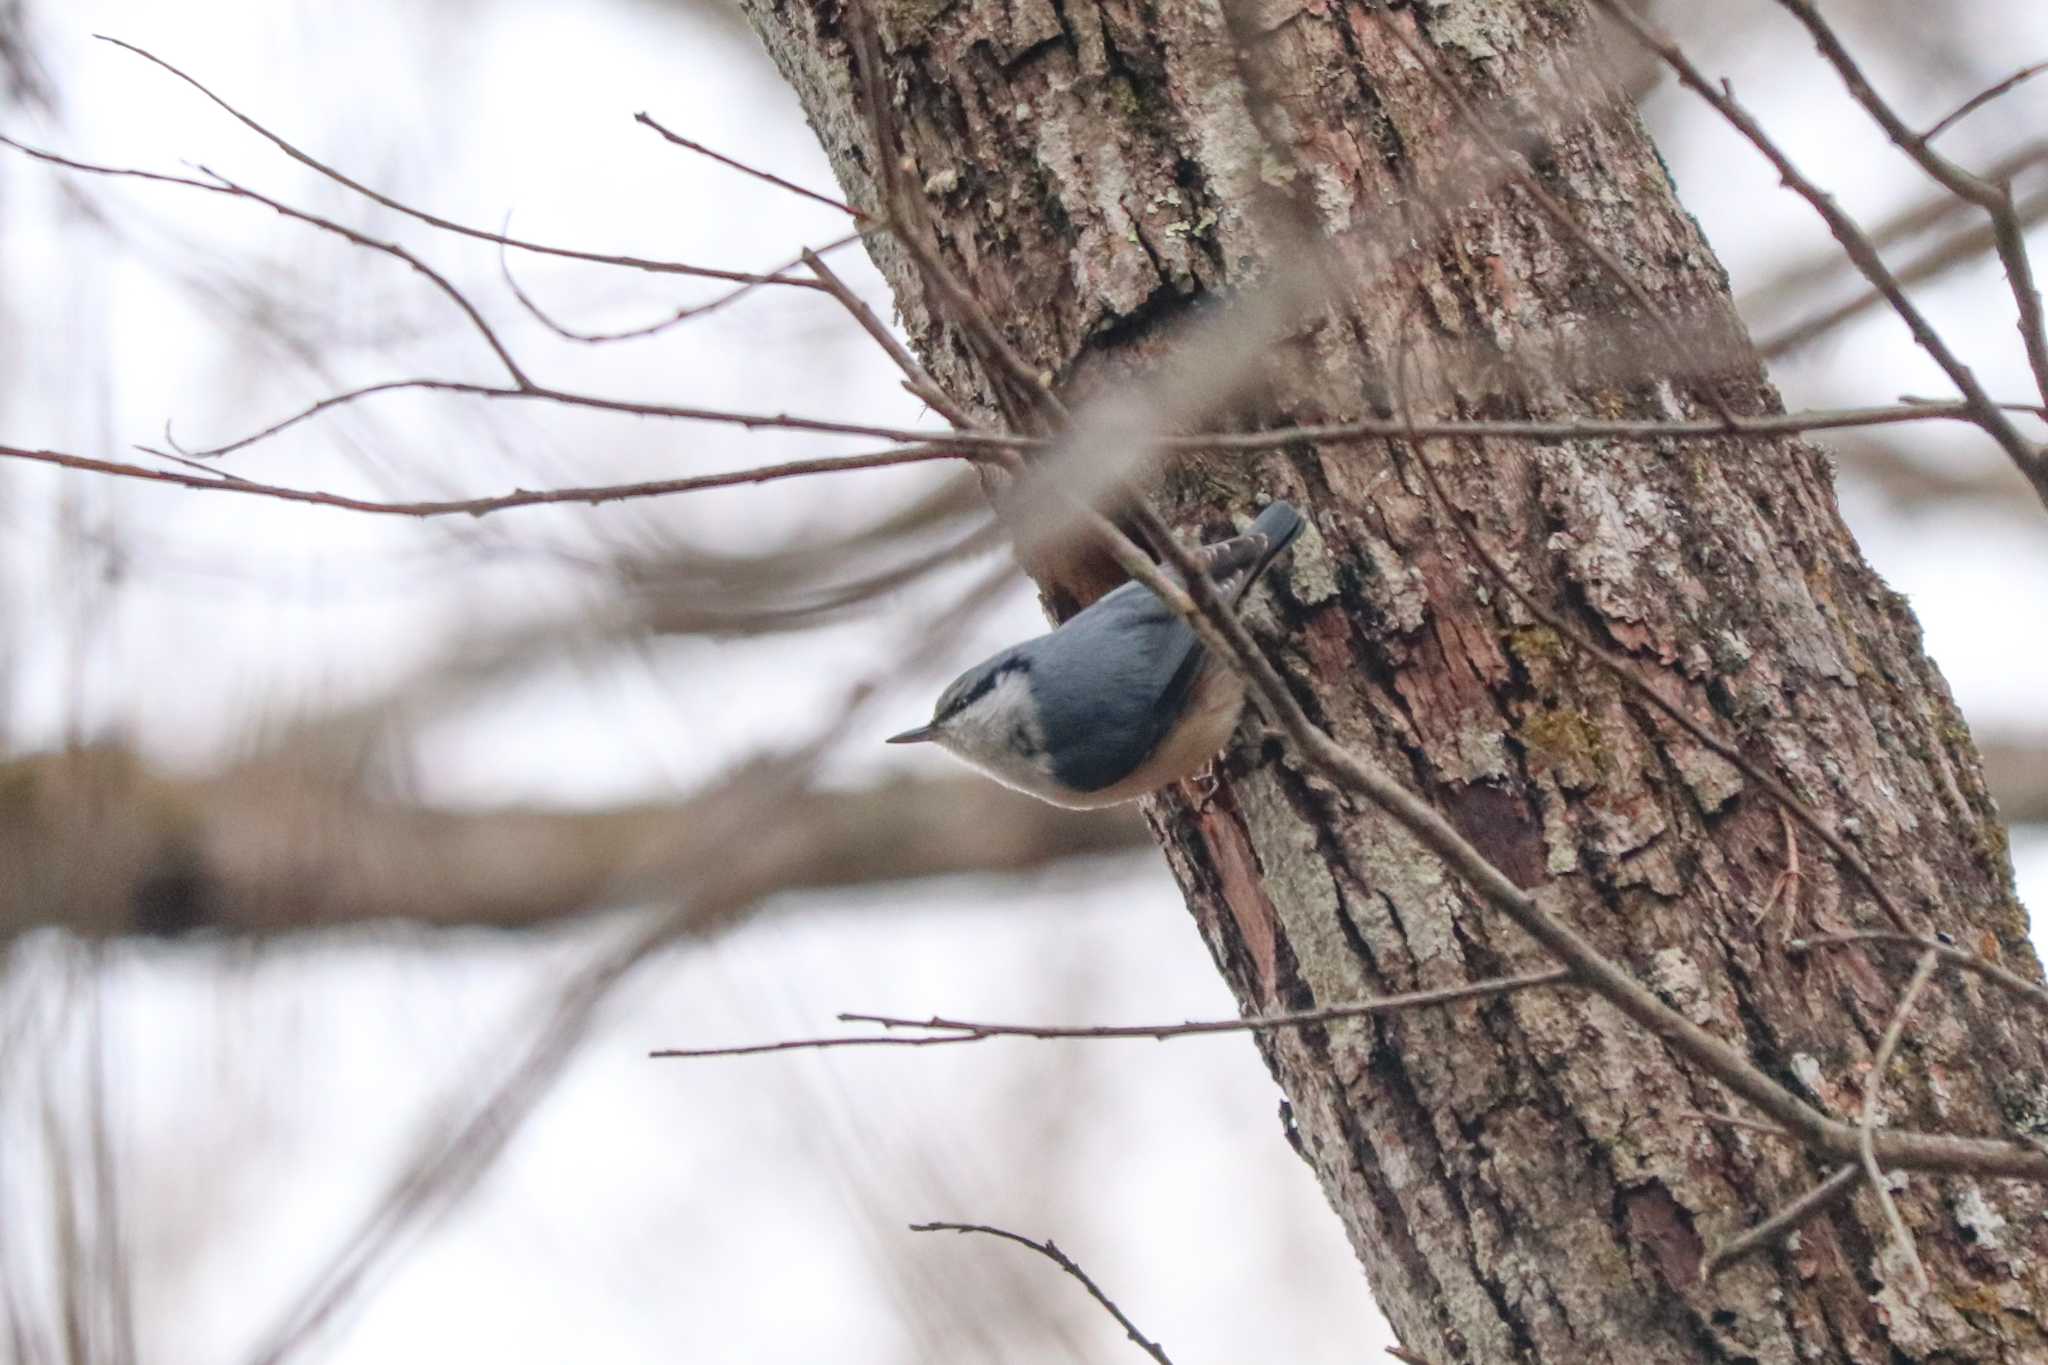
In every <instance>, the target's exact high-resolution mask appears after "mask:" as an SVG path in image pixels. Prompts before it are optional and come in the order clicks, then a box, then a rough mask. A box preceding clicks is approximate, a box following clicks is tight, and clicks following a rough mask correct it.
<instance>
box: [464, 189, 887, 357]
mask: <svg viewBox="0 0 2048 1365" xmlns="http://www.w3.org/2000/svg"><path fill="white" fill-rule="evenodd" d="M509 225H510V223H509V219H508V221H507V226H509ZM860 237H861V235H860V234H859V233H857V232H850V233H848V234H847V235H846V236H844V237H840V238H836V239H834V240H833V241H830V242H827V243H826V244H825V245H823V246H821V247H819V248H817V251H816V253H815V254H817V255H824V254H825V253H827V252H831V251H836V250H838V249H839V248H840V247H843V246H850V245H852V244H853V243H854V242H857V241H859V240H860ZM806 254H812V253H810V252H809V250H808V249H806ZM802 263H803V259H802V257H796V258H793V259H791V260H790V261H788V262H787V263H785V264H783V265H779V266H777V267H775V270H774V271H773V272H772V273H771V274H769V275H767V276H764V277H763V278H761V279H758V280H749V281H748V282H746V283H745V284H736V285H734V286H733V287H732V288H730V289H728V290H726V291H725V292H724V293H722V294H718V295H715V296H713V297H711V298H708V299H706V300H704V302H702V303H692V304H685V305H684V306H682V307H680V308H677V309H676V310H675V311H674V312H672V313H670V314H669V315H668V316H667V317H665V318H663V319H662V320H661V321H659V322H650V323H644V324H642V325H641V326H638V327H627V328H623V329H621V330H619V331H615V332H579V331H577V330H576V329H575V328H573V327H568V326H565V325H563V324H562V323H559V322H557V321H555V319H554V318H553V317H551V316H550V315H549V314H548V313H547V312H546V311H544V310H543V309H542V308H541V306H540V304H539V303H537V302H535V301H534V299H533V297H532V296H531V295H529V294H528V293H527V292H526V291H525V290H524V289H523V288H521V287H520V284H519V281H518V280H517V279H516V278H514V277H513V274H512V262H511V260H510V258H509V257H508V256H507V255H506V248H505V245H504V244H503V243H502V242H501V243H499V245H498V273H499V274H500V275H502V276H503V277H504V280H505V287H506V288H507V289H510V290H511V291H512V297H513V298H514V299H516V300H518V302H519V306H520V307H522V308H524V309H525V310H526V311H527V314H528V315H529V316H531V317H532V318H533V320H534V321H535V322H538V323H539V324H540V325H541V326H543V327H545V328H547V329H548V330H549V331H550V332H553V333H554V334H555V335H556V336H558V337H561V338H562V339H563V340H564V341H575V342H581V343H583V344H584V345H587V346H602V345H606V344H609V343H611V342H615V341H641V340H644V339H646V338H647V337H651V336H657V335H659V334H660V333H662V332H665V331H667V330H668V329H669V328H671V327H674V326H676V325H677V324H679V323H684V322H688V321H690V320H691V319H692V318H700V317H703V316H704V315H705V314H707V313H716V312H718V311H719V310H720V309H722V308H725V307H726V306H728V305H729V304H734V303H738V302H739V301H740V300H741V299H743V298H746V297H747V296H748V295H750V294H753V293H755V292H756V291H758V290H759V289H761V288H762V287H763V286H764V285H769V284H792V283H796V281H795V280H794V279H792V278H791V277H790V276H789V273H788V272H789V271H791V270H794V269H795V268H796V267H797V266H799V265H801V264H802Z"/></svg>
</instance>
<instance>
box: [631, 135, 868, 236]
mask: <svg viewBox="0 0 2048 1365" xmlns="http://www.w3.org/2000/svg"><path fill="white" fill-rule="evenodd" d="M633 122H635V123H638V124H641V125H643V126H645V127H648V128H652V129H653V130H654V131H655V132H657V133H660V134H661V135H662V136H663V137H665V138H667V139H668V140H669V141H670V142H673V143H674V144H675V145H676V146H678V147H682V148H686V149H687V150H689V151H693V152H695V153H696V154H697V155H699V156H702V157H709V158H710V159H711V160H713V161H716V162H717V163H718V164H719V165H721V166H730V167H731V168H732V169H733V170H736V171H738V172H739V173H740V174H742V175H751V176H753V177H754V179H756V180H762V181H766V182H767V183H768V184H770V185H773V186H775V187H776V188H777V189H781V190H788V191H789V192H790V193H791V194H794V195H797V196H799V197H801V198H804V199H809V200H811V201H812V202H814V203H819V204H823V205H824V206H825V207H826V208H830V209H838V210H839V211H840V212H841V213H843V214H845V215H846V216H847V217H849V218H853V219H856V220H864V219H866V218H867V217H868V215H867V214H865V213H862V212H861V211H860V210H859V209H857V208H854V207H852V206H851V205H849V204H846V203H844V202H843V201H841V200H838V199H834V198H833V197H832V196H831V195H829V194H819V193H818V192H817V191H816V190H807V189H805V188H804V187H803V186H802V185H798V184H795V183H793V182H791V181H788V180H784V179H783V178H782V177H781V176H779V175H776V174H774V173H773V172H770V171H764V170H762V169H761V168H759V167H758V166H749V165H748V164H747V163H746V162H744V161H737V160H734V159H733V158H732V157H729V156H727V155H725V154H724V153H723V152H714V151H712V150H711V149H710V148H709V147H706V146H705V145H704V144H703V143H701V142H692V141H691V140H690V139H689V138H686V137H684V136H683V135H682V134H681V133H677V132H671V131H670V130H669V129H667V128H664V127H663V126H662V125H661V124H660V123H658V122H656V121H655V119H654V116H653V115H652V114H649V113H647V112H646V111H645V110H642V111H641V112H639V113H637V114H635V115H633Z"/></svg>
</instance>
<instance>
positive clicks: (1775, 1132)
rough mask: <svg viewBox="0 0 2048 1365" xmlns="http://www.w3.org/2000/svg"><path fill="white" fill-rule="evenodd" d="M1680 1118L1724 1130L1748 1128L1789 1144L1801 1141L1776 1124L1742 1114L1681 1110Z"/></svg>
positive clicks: (1679, 1112)
mask: <svg viewBox="0 0 2048 1365" xmlns="http://www.w3.org/2000/svg"><path fill="white" fill-rule="evenodd" d="M1678 1117H1680V1118H1682V1119H1691V1120H1693V1121H1694V1122H1695V1123H1712V1124H1718V1125H1720V1126H1721V1127H1723V1128H1746V1129H1748V1130H1749V1131H1750V1132H1752V1133H1762V1134H1763V1135H1764V1136H1765V1137H1774V1138H1782V1139H1784V1140H1785V1141H1787V1142H1797V1141H1799V1139H1798V1137H1797V1136H1795V1135H1794V1134H1791V1133H1788V1132H1786V1131H1785V1130H1784V1129H1783V1128H1780V1127H1779V1126H1778V1125H1777V1124H1775V1123H1764V1122H1762V1121H1760V1120H1758V1119H1752V1118H1744V1117H1743V1116H1742V1115H1740V1114H1718V1113H1711V1112H1709V1111H1707V1110H1704V1109H1681V1110H1679V1111H1678Z"/></svg>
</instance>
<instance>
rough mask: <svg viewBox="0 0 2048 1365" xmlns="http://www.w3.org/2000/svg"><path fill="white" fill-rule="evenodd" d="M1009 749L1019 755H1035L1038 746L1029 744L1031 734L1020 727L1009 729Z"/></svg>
mask: <svg viewBox="0 0 2048 1365" xmlns="http://www.w3.org/2000/svg"><path fill="white" fill-rule="evenodd" d="M1010 747H1011V748H1012V749H1014V750H1016V751H1017V752H1018V753H1020V754H1029V753H1035V752H1037V749H1038V746H1037V745H1036V744H1033V743H1032V742H1031V733H1030V732H1029V731H1028V730H1026V729H1025V728H1024V727H1023V726H1021V725H1018V726H1013V727H1012V728H1011V730H1010Z"/></svg>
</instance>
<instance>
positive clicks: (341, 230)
mask: <svg viewBox="0 0 2048 1365" xmlns="http://www.w3.org/2000/svg"><path fill="white" fill-rule="evenodd" d="M0 146H6V147H12V148H13V149H14V150H15V151H17V152H20V153H22V154H23V155H25V156H30V157H33V158H35V159H36V160H37V161H41V162H44V163H45V164H47V165H51V166H58V167H62V168H63V169H65V170H68V171H78V172H80V173H82V174H86V175H103V176H115V177H121V178H126V179H134V180H148V181H153V182H155V183H157V184H164V185H182V186H184V187H185V188H187V189H194V190H204V191H206V192H207V193H209V194H219V195H225V196H226V197H228V198H230V199H247V200H249V201H250V202H252V203H257V204H261V205H263V206H264V207H265V208H268V209H270V210H271V211H273V212H275V213H278V214H280V215H282V216H284V217H286V218H291V219H295V220H297V221H298V222H301V223H305V224H308V225H309V226H312V227H316V228H319V229H320V230H321V231H323V232H331V233H333V234H334V235H336V236H338V237H340V238H342V239H343V240H345V241H347V242H349V243H350V244H352V245H355V246H359V247H365V248H367V249H369V250H371V251H377V252H382V253H383V254H384V255H387V256H390V257H393V258H394V259H396V260H400V261H403V262H404V263H405V264H406V265H408V266H410V267H412V269H413V270H415V271H417V272H418V273H419V274H420V275H422V276H424V277H425V278H426V280H427V281H428V283H430V284H432V285H433V286H434V287H435V288H436V289H438V290H439V291H440V292H441V293H443V294H445V295H446V296H447V297H448V298H449V299H450V300H452V301H453V302H454V304H455V306H456V307H458V308H460V309H461V310H462V312H463V315H464V316H465V317H467V318H468V319H469V321H470V323H471V324H472V325H473V326H474V327H475V328H476V330H477V331H478V332H479V333H480V334H481V335H482V336H483V339H484V341H485V342H486V343H487V344H488V345H489V346H490V348H491V350H492V351H493V352H494V353H495V354H496V355H497V357H498V360H499V362H500V363H501V364H503V365H504V367H505V370H506V372H507V373H508V374H509V375H511V377H512V382H513V384H514V385H515V386H516V387H518V388H520V389H522V390H523V389H528V388H531V387H532V386H533V382H532V381H531V380H530V379H528V378H527V377H526V372H525V371H524V370H522V369H520V368H519V363H518V362H517V361H515V360H513V359H512V354H511V352H509V351H507V350H506V349H505V346H504V343H502V342H500V341H499V340H498V336H497V333H495V332H493V331H492V330H491V326H490V324H489V323H487V322H485V321H484V318H483V314H481V313H479V312H478V311H477V309H476V306H475V305H474V304H472V303H471V302H470V301H469V299H468V297H467V296H466V295H465V294H463V292H462V291H461V290H460V289H457V288H456V287H455V285H454V284H453V283H451V282H450V281H449V279H448V277H447V276H445V275H443V274H442V273H441V272H440V271H438V270H436V269H434V268H433V267H432V266H430V265H428V264H427V263H426V262H425V261H423V260H421V259H420V258H419V257H417V256H415V255H413V254H412V253H411V252H410V251H407V250H406V249H405V248H404V247H402V246H400V245H398V244H397V243H396V242H385V241H380V240H378V239H377V238H375V237H371V236H368V235H366V234H364V233H361V232H358V231H356V230H355V229H354V228H352V227H347V226H345V225H343V224H341V223H337V222H335V221H334V220H333V219H331V218H322V217H320V216H319V215H318V214H314V213H307V212H306V211H305V210H303V209H297V208H293V207H292V206H291V205H289V204H286V203H284V202H282V201H280V200H277V199H272V198H271V197H270V196H269V195H266V194H261V193H259V192H257V191H255V190H252V189H249V188H247V187H246V186H243V185H238V184H236V183H235V182H234V181H232V180H229V179H228V178H227V177H226V176H223V175H219V174H217V173H215V172H213V171H210V170H208V169H207V168H206V167H204V166H201V167H199V171H200V173H201V174H202V175H205V176H207V177H209V178H208V179H206V180H194V179H191V178H190V177H188V176H182V175H160V174H158V173H156V172H154V171H138V170H132V169H129V168H127V167H122V166H103V165H98V164H96V163H94V162H90V161H79V160H76V159H74V158H72V157H68V156H60V155H58V154H57V153H55V152H48V151H44V150H43V149H42V148H40V147H31V146H29V145H28V144H27V143H25V142H17V141H15V140H14V139H13V138H11V137H7V136H5V135H0Z"/></svg>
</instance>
